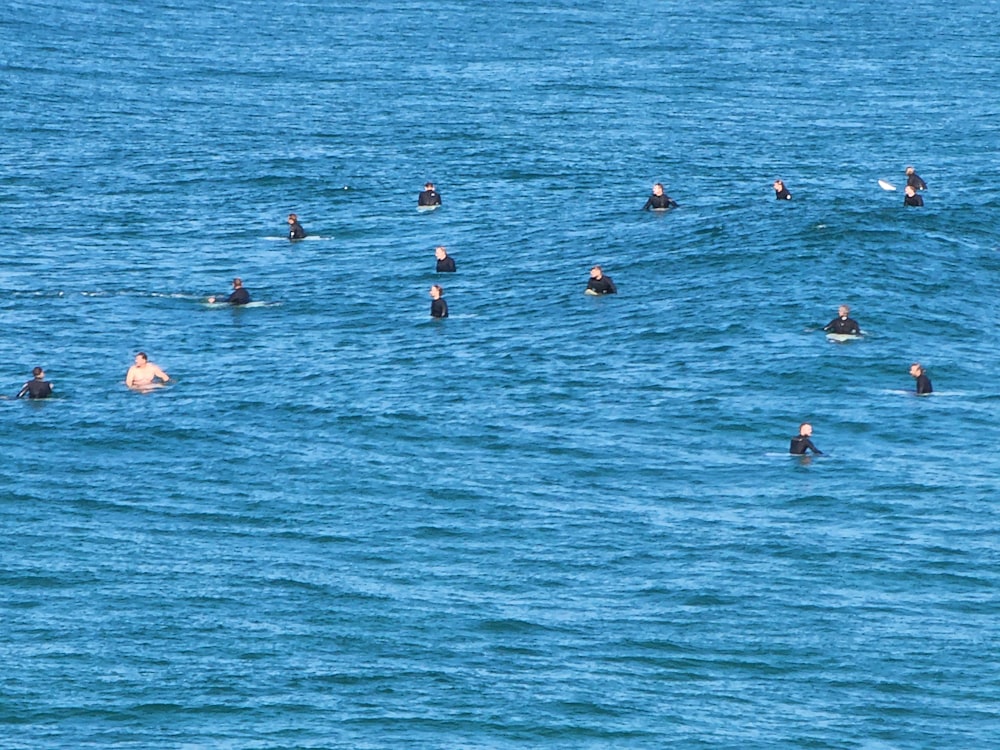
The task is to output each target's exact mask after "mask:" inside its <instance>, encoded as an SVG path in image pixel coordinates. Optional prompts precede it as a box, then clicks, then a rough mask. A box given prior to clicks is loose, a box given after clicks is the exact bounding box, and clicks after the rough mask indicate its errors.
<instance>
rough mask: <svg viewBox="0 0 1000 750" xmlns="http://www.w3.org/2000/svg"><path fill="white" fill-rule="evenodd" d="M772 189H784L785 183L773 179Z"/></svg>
mask: <svg viewBox="0 0 1000 750" xmlns="http://www.w3.org/2000/svg"><path fill="white" fill-rule="evenodd" d="M774 189H775V190H784V189H785V183H783V182H782V181H781V180H775V181H774Z"/></svg>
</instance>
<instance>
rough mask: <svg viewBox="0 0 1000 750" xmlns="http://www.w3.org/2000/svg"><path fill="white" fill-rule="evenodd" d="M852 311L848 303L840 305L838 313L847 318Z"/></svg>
mask: <svg viewBox="0 0 1000 750" xmlns="http://www.w3.org/2000/svg"><path fill="white" fill-rule="evenodd" d="M850 313H851V308H849V307H848V306H847V305H841V306H840V307H838V308H837V315H839V316H840V317H842V318H846V317H847V316H848V315H850Z"/></svg>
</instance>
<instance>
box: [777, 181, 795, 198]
mask: <svg viewBox="0 0 1000 750" xmlns="http://www.w3.org/2000/svg"><path fill="white" fill-rule="evenodd" d="M773 187H774V197H775V198H777V199H778V200H779V201H790V200H791V199H792V194H791V193H789V192H788V188H786V187H785V183H784V182H782V181H781V180H775V181H774V186H773Z"/></svg>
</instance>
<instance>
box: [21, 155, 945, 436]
mask: <svg viewBox="0 0 1000 750" xmlns="http://www.w3.org/2000/svg"><path fill="white" fill-rule="evenodd" d="M906 176H907V182H906V191H905V192H906V197H905V199H904V201H903V204H904V205H906V206H922V205H923V199H922V198H921V197H920V195H919V194H917V191H918V190H926V189H927V183H925V182H924V181H923V179H921V177H920V175H918V174H917V173H916V172H915V171H914V169H913V167H907V168H906ZM773 188H774V194H775V198H776V199H777V200H791V199H792V194H791V193H790V192H789V191H788V188H786V187H785V183H784V182H783V181H782V180H780V179H778V180H775V181H774V184H773ZM440 205H441V195H440V193H438V192H437V189H436V187H435V186H434V183H433V182H427V183H425V184H424V189H423V191H421V192H420V194H419V195H418V196H417V206H418V207H421V208H423V207H437V206H440ZM678 205H679V204H678V203H677V201H675V200H674V199H673V198H671V197H670V196H669V195H667V194H666V192H664V187H663V184H662V183H660V182H657V183H656V184H654V185H653V190H652V194H651V195H650V196H649V198H648V199H647V200H646V204H645V205H644V206H643V207H642V208H643V210H644V211H649V210H653V211H665V210H668V209H671V208H677V207H678ZM307 236H308V235H307V234H306V231H305V229H304V228H303V227H302V224H300V223H299V217H298V215H297V214H294V213H291V214H289V215H288V239H289V240H292V241H295V240H302V239H305V238H306V237H307ZM434 256H435V259H436V266H435V270H436V271H437V272H438V273H454V272H455V270H456V267H455V260H454V258H452V257H451V256H450V255H448V250H447V248H445V247H444V246H443V245H439V246H437V247H435V248H434ZM232 288H233V291H232V292H231V293H230V294H229V295H228V296H223V295H219V296H211V297H209V298H208V302H209V303H211V304H216V303H222V304H229V305H237V306H238V305H246V304H248V303H249V302H250V293H249V292H248V291H247V290H246V288H244V286H243V280H242V279H241V278H238V277H237V278H235V279H233V282H232ZM586 292H587V293H588V294H591V295H606V294H616V293H617V292H618V288H617V287H616V286H615V283H614V281H612V279H611V277H610V276H608V275H607V274H605V273H604V271H603V269H602V268H601V266H599V265H595V266H593V267H592V268H591V269H590V279H589V280H588V281H587V288H586ZM429 295H430V298H431V310H430V314H431V317H433V318H438V319H440V318H447V317H448V303H447V302H446V301H445V299H444V289H443V288H442V286H441V285H440V284H434V285H432V286H431V288H430V291H429ZM823 330H824V331H826V332H827V333H835V334H842V335H849V336H860V335H862V332H861V327H860V326H859V325H858V322H857V321H856V320H854V319H853V318H851V317H850V308H849V307H848V306H847V305H841V306H840V307H839V308H838V309H837V317H836V318H834V319H833V320H831V321H830V322H829V323H827V324H826V325H825V326H824V327H823ZM910 375H911V376H912V377H913V378H915V379H916V381H917V382H916V392H917V395H927V394H930V393H931V392H932V391H933V388H932V386H931V381H930V378H928V377H927V373H926V371H925V369H924V367H923V366H922V365H921V364H920V363H919V362H914V363H913V364H912V365H910ZM168 382H170V376H169V375H167V373H166V372H164V371H163V369H162V368H160V367H159V366H158V365H156V364H155V363H153V362H150V361H149V357H148V356H147V355H146V353H145V352H139V353H138V354H136V355H135V360H134V364H132V366H131V367H129V369H128V372H127V373H126V375H125V385H126V386H127V387H129V388H131V389H133V390H140V391H145V390H149V389H151V388H154V387H157V386H159V385H165V384H166V383H168ZM53 392H54V391H53V387H52V383H50V382H49V381H47V380H45V371H44V370H43V369H42V368H41V367H35V368H34V369H33V370H32V378H31V380H29V381H28V382H26V383H25V384H24V385H23V386H22V388H21V390H20V391H19V392H18V394H17V398H23V397H24V396H27V397H28V398H29V399H45V398H48V397H50V396H51V395H52V394H53ZM812 432H813V428H812V425H811V424H810V423H808V422H803V423H802V424H800V425H799V433H798V435H796V436H795V437H793V438H792V440H791V445H790V446H789V453H791V454H794V455H804V454H805V453H806V452H807V451H811V452H813V453H814V454H817V455H822V453H823V452H822V451H821V450H819V449H818V448H817V447H816V446H815V445H814V444H813V442H812Z"/></svg>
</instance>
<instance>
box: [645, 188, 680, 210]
mask: <svg viewBox="0 0 1000 750" xmlns="http://www.w3.org/2000/svg"><path fill="white" fill-rule="evenodd" d="M668 208H677V201H675V200H674V199H673V198H671V197H670V196H669V195H667V194H666V193H664V192H663V183H661V182H657V183H656V184H655V185H653V194H652V195H651V196H649V198H647V199H646V205H645V206H643V207H642V210H643V211H649V210H650V209H652V210H653V211H666V210H667V209H668Z"/></svg>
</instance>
